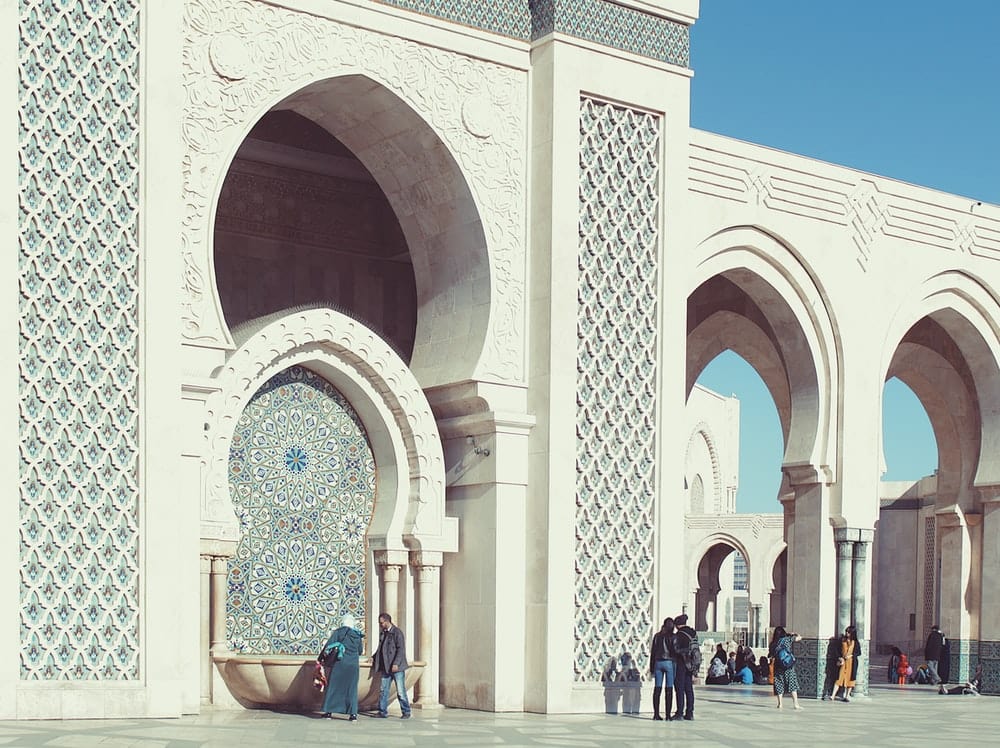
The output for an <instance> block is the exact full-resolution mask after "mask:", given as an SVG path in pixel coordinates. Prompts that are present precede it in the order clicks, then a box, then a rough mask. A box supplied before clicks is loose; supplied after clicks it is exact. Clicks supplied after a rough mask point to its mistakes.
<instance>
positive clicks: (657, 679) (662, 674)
mask: <svg viewBox="0 0 1000 748" xmlns="http://www.w3.org/2000/svg"><path fill="white" fill-rule="evenodd" d="M673 638H674V619H673V618H664V619H663V625H662V626H660V630H659V631H657V632H656V633H655V634H653V642H652V644H650V646H649V672H651V673H652V674H653V719H655V720H663V717H662V716H661V715H660V695H661V694H663V693H664V689H665V690H666V694H665V698H664V704H663V714H664V715H666V717H667V719H669V718H670V709H671V708H672V707H673V704H674V672H675V671H674V667H675V665H674V649H673V646H674V645H673Z"/></svg>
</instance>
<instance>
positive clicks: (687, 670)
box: [670, 613, 701, 720]
mask: <svg viewBox="0 0 1000 748" xmlns="http://www.w3.org/2000/svg"><path fill="white" fill-rule="evenodd" d="M687 621H688V617H687V615H686V614H684V613H682V614H681V615H679V616H674V623H675V624H676V625H677V631H676V632H674V691H676V693H677V711H676V712H674V715H673V716H672V717H671V718H670V719H674V720H677V719H681V718H682V717H683V718H684V719H686V720H692V719H694V675H695V673H696V672H697V671H698V666H699V665H700V664H701V650H700V649H699V648H698V634H697V633H696V632H695V630H694V629H693V628H691V627H690V626H688V625H687Z"/></svg>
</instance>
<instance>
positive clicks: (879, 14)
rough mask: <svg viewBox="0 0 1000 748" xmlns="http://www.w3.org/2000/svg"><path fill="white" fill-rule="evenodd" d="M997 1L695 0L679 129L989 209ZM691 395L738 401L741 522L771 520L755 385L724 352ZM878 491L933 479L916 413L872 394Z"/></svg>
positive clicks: (926, 437) (998, 166) (910, 400)
mask: <svg viewBox="0 0 1000 748" xmlns="http://www.w3.org/2000/svg"><path fill="white" fill-rule="evenodd" d="M998 31H1000V2H998V1H997V0H969V1H968V2H965V3H962V4H960V5H956V6H942V5H940V4H938V3H935V4H931V3H929V2H925V1H923V0H839V1H838V2H837V3H815V2H808V0H702V2H701V17H700V18H699V20H698V22H697V23H696V24H695V26H694V29H693V31H692V35H691V57H692V67H693V68H694V71H695V77H694V80H693V81H692V84H691V85H692V94H691V124H692V126H693V127H697V128H700V129H703V130H708V131H711V132H716V133H721V134H723V135H730V136H732V137H736V138H740V139H742V140H748V141H751V142H754V143H761V144H763V145H768V146H772V147H775V148H780V149H782V150H786V151H792V152H793V153H800V154H803V155H805V156H810V157H812V158H818V159H823V160H825V161H830V162H833V163H836V164H843V165H845V166H850V167H852V168H856V169H861V170H863V171H867V172H873V173H875V174H882V175H885V176H888V177H892V178H895V179H901V180H903V181H906V182H913V183H915V184H921V185H924V186H927V187H932V188H934V189H939V190H943V191H945V192H953V193H956V194H959V195H963V196H965V197H970V198H973V199H975V200H982V201H984V202H990V203H997V204H1000V43H998V40H997V33H998ZM699 382H700V383H701V384H703V385H705V386H706V387H709V388H711V389H714V390H716V391H718V392H722V393H723V394H727V395H728V394H735V395H736V396H737V397H739V398H740V402H741V415H742V424H741V436H740V443H741V444H740V446H741V453H740V489H739V493H738V495H737V499H736V505H737V510H738V511H741V512H759V511H779V509H780V507H779V505H778V503H777V501H776V500H775V496H776V494H777V488H778V484H779V482H780V478H781V476H780V473H779V466H780V464H781V454H782V451H783V445H782V440H781V433H780V430H779V426H778V418H777V412H776V411H775V408H774V404H773V402H772V401H771V398H770V395H769V394H768V393H767V390H766V389H765V388H764V385H763V382H762V381H761V380H760V378H759V377H758V376H757V374H756V372H754V371H753V369H752V368H750V367H749V366H748V365H747V364H746V363H745V362H744V361H743V360H742V359H740V358H739V357H738V356H736V355H735V354H732V353H726V354H723V355H722V356H720V357H719V358H717V359H716V360H715V361H713V362H712V363H711V364H709V366H708V367H707V368H706V369H705V371H704V372H703V374H702V376H701V377H700V378H699ZM884 399H885V410H884V414H883V431H884V435H885V437H884V438H885V453H886V454H885V457H886V464H887V467H888V473H887V474H886V476H885V477H886V478H887V479H890V480H905V479H916V478H919V477H920V476H922V475H927V474H928V473H931V472H933V470H934V468H935V467H936V466H937V448H936V445H935V444H934V437H933V434H932V432H931V429H930V423H929V422H928V420H927V415H926V413H925V412H924V410H923V407H922V406H921V405H920V404H919V402H918V401H917V399H916V397H915V396H914V395H913V393H912V392H911V391H910V390H909V389H908V388H907V387H906V386H905V385H903V384H902V383H900V382H898V381H897V380H893V381H891V382H889V383H888V384H887V385H886V391H885V397H884Z"/></svg>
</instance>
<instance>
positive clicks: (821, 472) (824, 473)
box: [781, 463, 833, 486]
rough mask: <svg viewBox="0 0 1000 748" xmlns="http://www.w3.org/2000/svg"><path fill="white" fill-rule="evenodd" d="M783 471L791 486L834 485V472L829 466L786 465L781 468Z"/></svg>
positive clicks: (809, 464) (808, 464) (810, 464)
mask: <svg viewBox="0 0 1000 748" xmlns="http://www.w3.org/2000/svg"><path fill="white" fill-rule="evenodd" d="M781 470H782V472H784V474H785V475H787V476H788V483H789V485H791V486H808V485H813V484H817V483H821V484H823V485H830V484H831V483H833V471H832V470H831V469H830V468H829V467H828V466H827V465H813V464H812V463H798V464H785V465H782V466H781Z"/></svg>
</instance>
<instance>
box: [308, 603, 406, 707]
mask: <svg viewBox="0 0 1000 748" xmlns="http://www.w3.org/2000/svg"><path fill="white" fill-rule="evenodd" d="M378 624H379V638H378V649H376V650H375V654H374V655H372V669H373V670H374V671H375V672H376V673H377V674H378V675H379V676H380V678H381V683H380V685H379V696H378V713H377V714H376V715H375V716H376V717H382V718H385V717H388V716H389V714H388V708H389V689H390V688H391V686H392V684H395V685H396V694H397V696H398V698H399V708H400V711H401V712H402V719H409V717H410V701H409V699H408V698H407V696H406V680H405V678H406V668H407V667H408V666H409V663H407V661H406V640H405V638H404V636H403V632H402V631H401V630H400V628H399V627H398V626H396V625H394V624H393V622H392V616H391V615H389V614H388V613H382V614H380V615H379V617H378ZM364 648H365V634H364V632H363V631H362V630H361V629H360V628H358V624H357V621H356V620H355V618H354V616H352V615H345V616H344V617H343V619H342V620H341V623H340V627H339V628H337V629H334V631H333V633H331V634H330V638H329V639H327V641H326V644H324V645H323V649H322V650H320V653H319V657H317V659H316V661H317V664H318V665H320V666H322V667H323V668H324V670H325V671H326V684H325V686H324V690H325V694H324V697H323V716H324V717H330V716H332V715H333V713H337V714H346V715H349V716H348V719H349V720H350V721H351V722H356V721H357V719H358V680H359V676H360V657H361V653H362V652H363V651H364Z"/></svg>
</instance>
